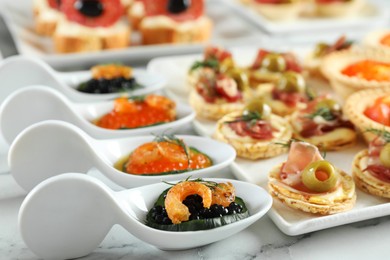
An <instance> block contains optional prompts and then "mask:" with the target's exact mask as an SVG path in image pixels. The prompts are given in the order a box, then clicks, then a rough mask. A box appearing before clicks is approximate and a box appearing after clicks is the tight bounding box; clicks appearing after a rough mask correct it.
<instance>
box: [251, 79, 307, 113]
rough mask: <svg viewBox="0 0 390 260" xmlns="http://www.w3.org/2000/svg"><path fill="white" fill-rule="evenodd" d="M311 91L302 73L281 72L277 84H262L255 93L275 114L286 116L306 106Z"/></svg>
mask: <svg viewBox="0 0 390 260" xmlns="http://www.w3.org/2000/svg"><path fill="white" fill-rule="evenodd" d="M309 92H310V91H309V90H308V88H307V86H306V82H305V79H304V78H303V76H302V75H301V74H298V73H294V72H287V73H284V74H281V76H280V78H279V80H278V81H277V83H276V84H260V85H259V86H258V87H257V89H256V91H255V92H254V93H255V95H256V96H257V97H259V98H262V99H263V100H264V102H266V103H267V104H268V105H269V106H270V107H271V110H272V112H273V113H274V114H276V115H279V116H282V117H284V116H287V115H291V114H292V113H293V112H295V111H296V110H298V109H303V108H305V107H306V103H307V102H308V101H309V99H310V98H311V97H310V95H309Z"/></svg>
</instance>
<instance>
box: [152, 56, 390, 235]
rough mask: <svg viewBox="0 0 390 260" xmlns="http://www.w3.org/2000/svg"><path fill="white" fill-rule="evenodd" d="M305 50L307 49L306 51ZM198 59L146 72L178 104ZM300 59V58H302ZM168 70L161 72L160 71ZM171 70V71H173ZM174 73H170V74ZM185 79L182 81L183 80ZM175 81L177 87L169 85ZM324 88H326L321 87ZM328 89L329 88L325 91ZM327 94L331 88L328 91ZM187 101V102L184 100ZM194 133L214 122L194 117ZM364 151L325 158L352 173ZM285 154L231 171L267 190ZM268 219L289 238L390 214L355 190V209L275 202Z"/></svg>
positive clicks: (239, 163)
mask: <svg viewBox="0 0 390 260" xmlns="http://www.w3.org/2000/svg"><path fill="white" fill-rule="evenodd" d="M231 50H232V52H233V56H234V58H235V59H236V60H237V62H238V63H239V64H241V65H245V64H249V63H250V61H251V60H252V59H253V54H254V53H255V52H256V49H249V48H245V49H240V48H236V49H231ZM304 50H305V48H302V49H297V50H296V51H295V53H297V54H298V55H302V54H304V53H305V51H304ZM306 51H307V49H306ZM200 57H201V56H200V55H198V56H194V55H187V56H176V57H170V58H157V59H154V60H152V61H151V62H150V63H149V65H148V70H149V71H151V72H152V71H155V70H158V71H159V72H160V73H162V74H163V75H165V76H166V77H167V80H168V86H169V88H168V89H167V91H168V94H169V95H170V96H171V97H172V98H177V99H179V100H180V101H187V95H188V90H189V88H188V86H186V84H185V79H186V73H187V71H188V68H189V66H190V64H192V62H193V61H195V60H197V59H199V58H200ZM301 57H302V56H301ZM164 67H165V68H167V67H169V68H171V69H166V70H163V69H162V68H164ZM172 68H174V69H172ZM171 70H172V71H175V73H172V72H170V71H171ZM183 80H184V81H183ZM173 82H175V83H176V84H171V83H173ZM323 87H327V86H323ZM328 89H329V88H328ZM329 91H330V89H329ZM187 102H188V101H187ZM193 123H194V127H195V130H196V131H197V132H198V133H199V134H200V135H203V136H211V135H212V134H213V133H214V130H215V123H214V122H213V121H210V120H205V119H200V118H196V119H195V120H194V122H193ZM364 148H365V145H364V144H363V143H362V142H359V143H358V144H357V145H355V146H353V147H351V148H349V149H347V150H343V151H338V152H328V153H327V155H326V158H327V159H328V160H329V161H331V162H332V163H334V164H335V166H336V167H338V168H341V169H342V170H344V171H345V172H347V173H351V166H352V159H353V157H354V155H355V154H356V153H357V152H358V151H361V150H362V149H364ZM286 158H287V154H284V155H281V156H278V157H275V158H271V159H265V160H257V161H251V160H245V159H241V158H237V159H236V160H235V161H234V162H233V164H232V167H231V169H232V171H233V174H234V175H235V177H236V178H238V179H240V180H244V181H248V182H251V183H255V184H257V185H260V186H262V187H263V188H267V178H268V172H269V171H270V169H271V168H272V167H273V166H275V165H278V164H280V163H282V162H284V161H285V160H286ZM268 214H269V216H270V218H271V219H272V220H273V221H274V223H275V224H276V225H277V226H278V228H279V229H280V230H281V231H282V232H284V233H285V234H288V235H300V234H304V233H308V232H312V231H317V230H322V229H325V228H330V227H335V226H339V225H344V224H348V223H353V222H357V221H362V220H367V219H371V218H376V217H381V216H385V215H389V214H390V204H389V203H388V200H386V199H382V198H379V197H375V196H372V195H369V194H366V193H364V192H361V191H360V190H358V189H357V201H356V205H355V207H354V208H353V209H352V210H350V211H347V212H344V213H339V214H335V215H330V216H315V215H311V214H307V213H303V212H300V211H299V210H294V209H291V208H289V207H287V206H285V205H283V204H281V203H280V202H278V201H276V200H274V204H273V207H272V208H271V210H270V211H269V213H268Z"/></svg>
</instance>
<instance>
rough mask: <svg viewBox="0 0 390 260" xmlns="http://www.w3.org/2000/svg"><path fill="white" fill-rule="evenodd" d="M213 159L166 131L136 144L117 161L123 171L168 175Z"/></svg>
mask: <svg viewBox="0 0 390 260" xmlns="http://www.w3.org/2000/svg"><path fill="white" fill-rule="evenodd" d="M212 164H213V162H212V160H211V159H210V157H208V156H207V155H206V154H204V153H202V152H201V151H198V150H197V149H195V148H193V147H189V146H187V145H186V144H185V143H184V142H183V140H181V139H179V138H177V137H175V136H172V135H162V136H158V137H156V138H155V139H154V140H153V141H152V142H149V143H145V144H143V145H141V146H139V147H138V148H136V149H135V150H134V151H133V152H132V153H131V154H130V155H129V156H126V157H125V158H124V159H122V160H120V161H118V162H117V163H116V165H115V168H117V169H118V170H120V171H123V172H126V173H129V174H137V175H166V174H178V173H182V172H187V171H193V170H198V169H203V168H207V167H210V166H212Z"/></svg>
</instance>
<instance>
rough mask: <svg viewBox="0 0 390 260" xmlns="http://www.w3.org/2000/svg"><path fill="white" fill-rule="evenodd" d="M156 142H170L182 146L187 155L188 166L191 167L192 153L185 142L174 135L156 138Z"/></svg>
mask: <svg viewBox="0 0 390 260" xmlns="http://www.w3.org/2000/svg"><path fill="white" fill-rule="evenodd" d="M154 141H155V142H169V143H173V144H177V145H179V146H181V147H182V148H183V150H184V152H185V154H186V157H187V162H188V165H190V152H189V150H190V149H189V147H188V146H187V145H186V144H185V143H184V142H183V140H181V139H179V138H177V137H176V136H174V135H170V134H163V135H160V136H156V138H154Z"/></svg>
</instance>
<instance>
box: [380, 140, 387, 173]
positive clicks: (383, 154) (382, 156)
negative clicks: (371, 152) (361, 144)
mask: <svg viewBox="0 0 390 260" xmlns="http://www.w3.org/2000/svg"><path fill="white" fill-rule="evenodd" d="M379 160H380V161H381V163H382V164H383V165H384V166H385V167H386V168H390V143H387V144H386V145H385V146H384V147H383V148H382V151H381V153H380V154H379Z"/></svg>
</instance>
